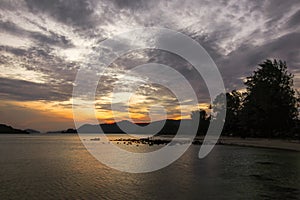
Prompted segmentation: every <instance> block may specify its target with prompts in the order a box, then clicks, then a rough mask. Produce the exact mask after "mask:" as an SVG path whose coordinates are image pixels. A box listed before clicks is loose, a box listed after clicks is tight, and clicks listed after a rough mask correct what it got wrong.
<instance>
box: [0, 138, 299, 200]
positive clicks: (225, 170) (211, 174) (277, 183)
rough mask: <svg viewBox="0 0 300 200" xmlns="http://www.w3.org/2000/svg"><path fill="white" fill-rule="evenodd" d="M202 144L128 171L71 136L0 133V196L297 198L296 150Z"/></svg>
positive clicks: (15, 197)
mask: <svg viewBox="0 0 300 200" xmlns="http://www.w3.org/2000/svg"><path fill="white" fill-rule="evenodd" d="M132 148H133V147H132ZM134 148H148V147H147V146H146V145H144V146H142V145H141V146H139V147H134ZM199 148H200V146H194V145H192V146H191V147H190V149H189V150H188V151H187V152H186V153H185V154H184V155H183V156H182V157H181V158H180V159H179V160H178V161H176V162H175V163H173V164H172V165H170V166H169V167H167V168H164V169H162V170H159V171H156V172H152V173H147V174H129V173H124V172H119V171H116V170H113V169H110V168H108V167H106V166H105V165H103V164H101V163H100V162H98V161H97V160H95V159H94V158H93V157H92V156H91V155H90V154H89V153H88V152H87V151H86V149H85V147H84V146H83V145H82V144H81V142H80V140H79V138H78V137H77V136H76V135H0V199H300V153H297V152H291V151H281V150H272V149H261V148H246V147H233V146H216V147H215V148H214V150H213V152H212V153H210V154H209V156H208V157H206V158H205V159H202V160H200V159H198V157H197V155H198V151H199Z"/></svg>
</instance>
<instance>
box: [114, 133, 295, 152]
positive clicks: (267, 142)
mask: <svg viewBox="0 0 300 200" xmlns="http://www.w3.org/2000/svg"><path fill="white" fill-rule="evenodd" d="M171 140H172V138H171V137H170V135H160V136H154V137H150V138H141V139H134V138H126V139H124V138H119V139H116V140H114V141H127V142H130V143H132V142H133V143H134V142H141V141H142V142H143V143H144V144H149V145H151V146H152V145H155V144H156V145H160V144H168V143H169V142H170V141H171ZM203 140H204V136H197V137H196V138H195V139H194V140H193V142H192V144H194V145H202V144H203ZM185 142H187V141H184V138H183V140H179V141H177V143H185ZM216 145H227V146H240V147H254V148H267V149H277V150H287V151H294V152H300V140H291V139H286V140H285V139H267V138H245V139H243V138H240V137H226V136H222V137H220V138H219V139H218V142H217V143H216Z"/></svg>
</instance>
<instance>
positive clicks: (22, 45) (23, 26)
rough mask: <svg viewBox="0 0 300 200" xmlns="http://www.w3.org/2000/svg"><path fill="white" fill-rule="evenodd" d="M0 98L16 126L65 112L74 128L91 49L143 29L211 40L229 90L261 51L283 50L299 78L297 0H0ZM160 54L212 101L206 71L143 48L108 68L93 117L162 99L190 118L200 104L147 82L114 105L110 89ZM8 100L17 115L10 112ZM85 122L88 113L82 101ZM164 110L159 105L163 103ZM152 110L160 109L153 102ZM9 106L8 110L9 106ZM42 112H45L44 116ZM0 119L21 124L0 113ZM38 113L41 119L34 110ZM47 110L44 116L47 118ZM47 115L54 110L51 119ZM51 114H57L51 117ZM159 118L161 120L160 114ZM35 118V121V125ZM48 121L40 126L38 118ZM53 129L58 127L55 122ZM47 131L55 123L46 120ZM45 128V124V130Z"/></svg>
mask: <svg viewBox="0 0 300 200" xmlns="http://www.w3.org/2000/svg"><path fill="white" fill-rule="evenodd" d="M0 5H1V8H0V16H1V20H0V56H1V62H0V70H1V74H0V80H1V85H0V99H1V102H5V105H8V106H7V107H6V108H5V109H4V107H2V108H1V111H2V110H5V114H7V115H9V116H15V118H16V119H17V118H18V117H19V116H22V114H23V113H26V115H28V117H27V118H24V119H23V120H25V121H26V120H27V121H28V123H27V124H26V123H25V124H23V125H22V123H21V120H20V122H19V125H18V124H16V126H17V127H21V128H27V127H28V126H30V127H31V128H35V127H37V126H39V125H35V124H34V123H33V121H36V120H37V121H42V119H43V118H44V121H45V123H47V122H46V121H47V120H48V119H49V120H52V121H55V122H58V121H59V120H60V121H61V122H62V123H61V124H64V123H65V126H72V123H69V121H70V120H71V122H72V107H71V103H72V87H73V81H74V79H75V77H76V72H77V70H78V69H79V68H80V67H81V66H82V64H83V63H88V62H89V60H88V56H87V55H89V54H91V53H96V54H97V53H99V52H97V46H98V45H99V43H100V42H101V41H103V40H105V39H106V38H107V37H111V36H113V35H115V34H118V33H121V32H124V31H127V30H129V29H131V28H137V27H144V26H146V27H165V28H170V29H173V30H176V31H179V32H181V33H184V34H187V35H188V36H191V37H192V38H194V39H195V40H196V41H197V42H199V43H200V44H201V45H203V46H204V47H205V49H206V50H207V51H208V53H210V55H211V56H212V58H213V59H214V60H215V62H216V63H217V65H218V67H219V69H220V71H221V73H222V75H223V78H224V81H225V85H226V88H227V89H228V90H232V89H237V90H240V91H242V90H243V84H242V81H241V79H240V77H246V76H248V75H250V74H251V72H252V71H253V69H254V67H255V66H256V65H257V64H258V63H259V62H260V61H261V60H263V59H265V58H281V59H284V60H286V61H287V62H288V66H289V67H290V69H291V71H292V72H293V73H294V74H295V78H294V80H295V86H296V87H297V88H299V87H300V84H299V83H300V82H299V74H300V72H299V69H300V68H299V59H300V58H299V56H298V55H297V54H296V53H295V52H297V51H298V49H299V45H297V42H295V41H299V38H300V34H299V30H300V29H299V25H298V24H299V1H298V0H290V1H288V2H286V1H285V2H282V1H279V0H274V1H271V0H264V1H247V0H242V1H237V0H229V1H195V0H187V1H145V2H143V1H138V2H137V1H135V0H132V1H130V2H129V1H118V0H113V1H106V0H103V1H79V2H76V3H75V2H73V1H67V0H66V1H53V2H47V1H39V0H30V1H29V0H28V1H22V0H21V1H20V0H18V1H6V0H4V1H1V2H0ZM148 62H158V63H163V64H166V65H170V66H172V67H174V68H175V69H176V70H178V71H180V73H182V74H184V75H185V76H186V78H187V79H188V80H189V81H191V83H193V86H195V87H194V89H195V90H196V93H197V95H198V98H199V102H201V103H199V105H198V107H200V108H201V109H205V110H207V108H208V103H209V102H210V100H209V99H208V98H207V94H206V93H205V90H204V89H202V88H204V87H200V89H199V86H202V82H201V81H199V80H200V78H199V77H197V76H194V72H193V70H191V69H190V68H191V66H190V65H188V64H187V63H185V62H183V61H181V60H180V59H179V60H178V58H175V57H174V56H172V55H170V54H167V53H165V52H155V51H150V50H149V51H139V52H132V53H131V54H128V55H125V56H124V57H122V59H119V60H117V61H116V62H115V63H114V67H113V68H111V71H110V72H108V73H107V74H105V76H104V77H103V79H102V81H101V84H103V87H101V91H98V93H99V94H98V96H97V99H96V101H95V102H96V106H95V110H96V117H97V118H98V119H99V121H100V122H113V121H114V120H115V119H116V120H123V119H127V118H129V117H130V118H132V119H133V120H134V121H147V120H150V119H149V112H150V111H151V108H152V107H153V106H162V107H164V108H165V110H166V111H168V117H169V118H172V119H179V118H180V115H179V113H180V112H179V110H181V109H182V110H181V111H182V118H189V117H190V111H191V110H195V109H197V108H195V106H191V105H189V104H188V102H186V103H185V104H184V105H182V107H178V105H177V104H176V100H175V99H174V96H172V95H170V94H169V93H168V92H166V91H163V90H160V88H156V87H150V86H148V87H146V86H144V87H143V88H142V89H140V90H139V91H138V92H136V93H135V95H134V96H132V98H131V100H130V102H129V103H128V102H124V101H122V98H121V97H122V94H120V98H119V102H116V103H119V104H118V105H119V106H126V107H128V110H129V111H130V112H129V115H128V113H127V111H128V110H126V112H121V111H116V112H115V114H116V116H114V115H113V113H112V112H111V110H110V107H109V104H110V103H111V96H110V95H111V92H112V88H113V86H114V85H115V84H116V83H115V82H116V79H118V78H120V77H121V76H122V74H124V73H125V71H126V70H128V69H129V68H131V67H134V66H137V65H140V64H144V63H148ZM143 81H144V80H143V77H138V76H137V77H130V76H127V77H125V78H124V79H123V80H121V81H120V83H121V85H123V86H124V87H125V88H126V87H128V86H130V85H132V84H141V83H143ZM9 108H10V110H11V113H9ZM82 109H83V113H82V120H83V121H84V119H86V120H88V119H89V118H90V117H91V116H88V115H85V114H84V113H88V112H84V109H87V108H84V107H83V108H82ZM157 110H158V108H157ZM154 111H155V110H154ZM3 112H4V111H3ZM38 113H40V115H38ZM1 116H2V117H1V118H0V120H1V121H3V122H6V123H8V124H13V123H15V122H14V121H17V120H14V119H13V117H11V118H10V120H7V119H5V116H4V115H1ZM37 116H39V117H37ZM41 116H42V117H41ZM47 117H48V118H47ZM50 118H51V119H50ZM155 118H156V119H161V118H160V116H159V115H156V117H155ZM29 121H31V122H30V123H29ZM41 127H42V126H41ZM52 127H56V125H55V123H53V124H52ZM48 128H49V129H51V126H48ZM41 129H43V130H45V129H47V128H41Z"/></svg>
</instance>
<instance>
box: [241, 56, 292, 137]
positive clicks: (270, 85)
mask: <svg viewBox="0 0 300 200" xmlns="http://www.w3.org/2000/svg"><path fill="white" fill-rule="evenodd" d="M245 85H246V87H247V92H246V97H245V99H244V102H243V108H242V112H241V122H242V125H243V127H244V129H245V130H244V132H243V133H247V136H255V137H274V136H280V132H282V133H287V132H288V130H290V129H291V128H292V127H293V125H294V122H295V119H297V116H298V110H297V105H296V104H297V98H296V96H295V90H294V89H293V75H292V74H290V73H289V72H288V71H287V66H286V63H285V62H283V61H281V60H279V61H277V60H273V61H271V60H266V61H264V62H263V63H262V64H259V67H258V69H257V70H256V71H254V73H253V75H252V76H250V77H247V80H246V82H245Z"/></svg>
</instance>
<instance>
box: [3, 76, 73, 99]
mask: <svg viewBox="0 0 300 200" xmlns="http://www.w3.org/2000/svg"><path fill="white" fill-rule="evenodd" d="M0 82H1V84H0V97H1V99H7V100H17V101H35V100H46V101H67V100H69V98H70V94H71V86H70V85H68V84H59V85H48V84H41V83H33V82H29V81H23V80H16V79H9V78H0Z"/></svg>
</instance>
